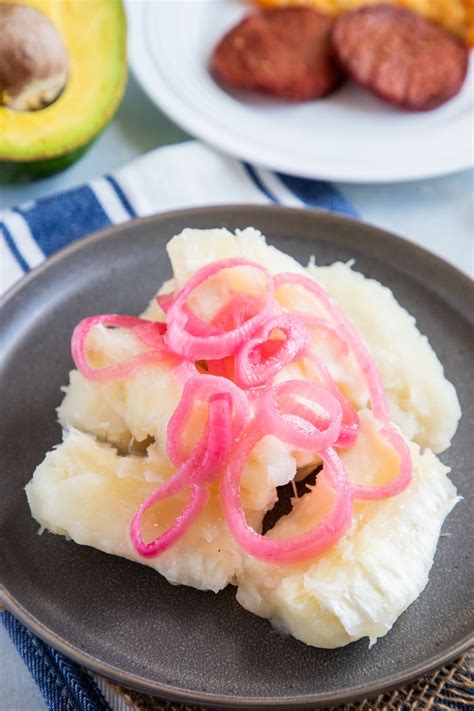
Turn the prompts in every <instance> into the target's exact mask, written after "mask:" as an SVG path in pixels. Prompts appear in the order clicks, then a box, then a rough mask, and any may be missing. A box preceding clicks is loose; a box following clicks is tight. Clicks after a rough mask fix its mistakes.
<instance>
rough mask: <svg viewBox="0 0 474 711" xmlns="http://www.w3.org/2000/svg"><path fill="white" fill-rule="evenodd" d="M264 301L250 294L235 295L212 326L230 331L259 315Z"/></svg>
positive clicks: (215, 317)
mask: <svg viewBox="0 0 474 711" xmlns="http://www.w3.org/2000/svg"><path fill="white" fill-rule="evenodd" d="M261 306H262V300H261V299H258V298H256V297H254V296H251V295H250V294H235V295H234V296H233V297H232V298H231V299H230V300H229V301H228V303H227V304H225V306H223V307H222V308H221V309H220V310H219V311H218V312H217V314H216V315H215V316H214V317H213V319H212V325H213V326H217V327H218V328H220V329H222V330H225V331H230V329H231V328H236V327H237V326H241V325H242V323H244V322H245V321H248V319H249V318H251V316H254V315H255V314H256V313H258V312H259V311H260V309H261Z"/></svg>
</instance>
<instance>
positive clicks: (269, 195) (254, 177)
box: [242, 161, 279, 204]
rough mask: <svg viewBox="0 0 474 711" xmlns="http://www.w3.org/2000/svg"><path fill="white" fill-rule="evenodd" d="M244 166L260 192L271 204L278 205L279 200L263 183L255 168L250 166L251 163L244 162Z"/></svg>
mask: <svg viewBox="0 0 474 711" xmlns="http://www.w3.org/2000/svg"><path fill="white" fill-rule="evenodd" d="M242 165H243V166H244V168H245V171H246V173H247V175H248V176H249V178H250V180H251V181H252V183H253V184H254V185H255V186H256V187H257V188H258V189H259V190H260V192H261V193H263V195H265V197H266V198H268V199H269V200H270V202H273V203H275V204H278V202H279V200H277V198H276V197H275V195H273V194H272V193H271V192H270V190H269V189H268V188H267V187H266V185H264V184H263V183H262V181H261V180H260V178H259V176H258V175H257V173H256V172H255V169H254V168H253V166H251V165H249V163H245V162H244V161H242Z"/></svg>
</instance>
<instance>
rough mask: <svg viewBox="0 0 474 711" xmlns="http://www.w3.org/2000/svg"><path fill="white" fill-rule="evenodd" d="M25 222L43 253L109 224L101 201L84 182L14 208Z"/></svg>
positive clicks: (48, 254)
mask: <svg viewBox="0 0 474 711" xmlns="http://www.w3.org/2000/svg"><path fill="white" fill-rule="evenodd" d="M15 212H17V213H18V214H20V215H21V216H22V217H23V218H24V219H25V220H26V222H27V223H28V226H29V228H30V230H31V233H32V235H33V237H34V238H35V240H36V241H37V243H38V244H39V246H40V247H41V249H42V251H43V252H44V254H45V256H46V257H49V256H50V255H51V254H53V252H56V251H57V250H58V249H61V248H62V247H65V246H66V245H67V244H69V242H71V241H72V240H75V239H78V238H79V237H83V236H84V235H86V234H89V233H90V232H95V230H99V229H101V228H102V227H107V226H108V225H110V220H109V218H108V217H107V214H106V213H105V211H104V209H103V207H102V205H101V204H100V202H99V201H98V199H97V198H96V196H95V194H94V193H93V191H92V190H91V189H90V187H88V186H87V185H84V186H82V187H80V188H75V189H73V190H68V191H67V192H65V193H62V194H60V195H53V196H51V197H47V198H43V199H42V200H40V201H39V202H37V203H33V205H32V206H31V207H24V208H15Z"/></svg>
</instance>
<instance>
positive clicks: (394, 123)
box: [127, 0, 474, 182]
mask: <svg viewBox="0 0 474 711" xmlns="http://www.w3.org/2000/svg"><path fill="white" fill-rule="evenodd" d="M127 10H128V17H129V57H130V62H131V66H132V68H133V71H134V73H135V75H136V76H137V78H138V80H139V81H140V83H141V84H142V86H143V88H144V89H145V91H146V92H147V93H148V95H149V96H150V98H151V99H152V100H153V101H154V102H155V103H156V104H157V105H158V106H159V107H160V108H161V109H163V111H165V112H166V113H167V114H168V115H169V116H170V118H172V119H173V120H174V121H175V122H176V123H177V124H179V125H180V126H181V127H182V128H184V129H185V130H186V131H188V132H189V133H191V134H193V135H195V136H197V137H199V138H201V139H202V140H204V141H206V142H207V143H210V144H211V145H213V146H214V147H216V148H218V149H221V150H222V151H224V152H226V153H229V154H231V155H233V156H236V157H238V158H241V159H244V160H247V161H249V162H251V163H254V164H257V165H262V166H265V167H267V168H271V169H273V170H278V171H281V172H284V173H290V174H293V175H300V176H303V177H308V178H324V179H329V180H340V181H354V182H386V181H399V180H415V179H419V178H426V177H431V176H435V175H442V174H446V173H450V172H454V171H457V170H461V169H463V168H467V167H469V166H471V165H473V164H474V147H473V137H472V125H473V124H472V122H473V117H474V96H473V94H474V92H472V85H473V76H474V67H473V65H474V62H473V61H472V56H471V62H470V71H469V76H468V78H467V80H466V82H465V85H464V88H463V90H462V91H461V93H460V94H459V95H458V96H457V97H455V98H454V99H453V100H452V101H450V102H448V103H447V104H445V105H444V106H442V107H440V108H439V109H436V110H434V111H429V112H426V113H410V112H406V111H401V110H398V109H396V108H395V107H392V106H390V105H389V104H386V103H384V102H382V101H379V100H378V99H376V98H375V97H372V96H371V95H369V94H368V93H367V92H365V91H363V90H362V89H360V88H359V87H357V86H355V85H354V84H352V83H351V82H348V83H347V84H346V85H345V86H343V87H342V88H341V89H340V90H339V91H337V92H336V93H334V94H333V95H332V96H330V97H328V98H326V99H323V100H319V101H313V102H307V103H302V104H286V103H283V102H279V101H277V100H273V99H266V98H264V97H260V96H256V95H249V94H243V93H238V92H227V91H225V90H224V89H223V88H221V87H220V86H219V85H218V84H216V83H215V81H214V80H213V78H212V77H211V76H210V75H209V73H208V70H207V65H208V60H209V56H210V53H211V52H212V49H213V47H214V46H215V44H216V43H217V41H218V40H219V38H220V37H221V36H222V35H223V33H224V32H225V31H226V30H228V29H229V28H230V27H232V26H233V25H234V24H235V23H236V22H237V21H238V20H239V18H240V17H241V15H242V14H244V13H245V12H246V11H248V7H246V6H245V5H243V4H242V3H239V2H235V1H234V2H232V1H231V0H210V1H209V0H154V1H153V2H141V1H140V0H138V1H137V0H129V2H128V6H127ZM471 54H472V53H471Z"/></svg>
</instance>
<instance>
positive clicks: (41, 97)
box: [0, 2, 68, 111]
mask: <svg viewBox="0 0 474 711" xmlns="http://www.w3.org/2000/svg"><path fill="white" fill-rule="evenodd" d="M67 75H68V54H67V50H66V46H65V44H64V42H63V39H62V37H61V35H60V34H59V32H58V30H57V29H56V27H55V26H54V24H53V23H52V22H51V20H50V19H49V18H48V17H47V16H46V15H45V14H44V13H42V12H40V11H39V10H37V9H36V8H34V7H31V6H30V5H20V4H15V3H9V2H1V3H0V106H1V105H3V106H6V107H8V108H9V109H13V110H15V111H37V110H38V109H43V108H45V107H47V106H49V105H50V104H52V103H53V102H54V101H55V100H56V99H57V98H58V96H59V95H60V94H61V92H62V91H63V89H64V87H65V85H66V82H67Z"/></svg>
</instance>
